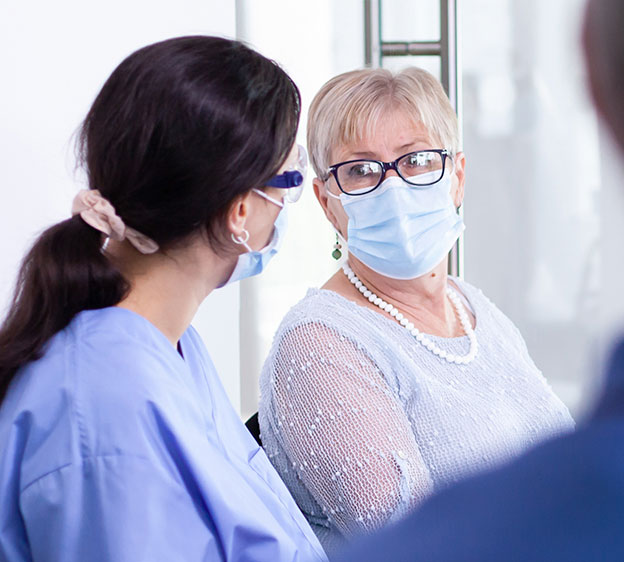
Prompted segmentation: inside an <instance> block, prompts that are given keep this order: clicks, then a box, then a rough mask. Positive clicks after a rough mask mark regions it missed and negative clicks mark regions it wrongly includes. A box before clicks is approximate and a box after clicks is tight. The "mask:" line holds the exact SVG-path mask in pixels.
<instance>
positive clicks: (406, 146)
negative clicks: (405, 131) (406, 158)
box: [348, 138, 431, 160]
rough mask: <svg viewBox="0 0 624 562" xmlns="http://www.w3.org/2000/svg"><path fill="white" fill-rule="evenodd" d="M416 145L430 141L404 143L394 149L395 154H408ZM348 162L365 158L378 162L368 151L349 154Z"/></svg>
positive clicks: (423, 139) (416, 140)
mask: <svg viewBox="0 0 624 562" xmlns="http://www.w3.org/2000/svg"><path fill="white" fill-rule="evenodd" d="M417 144H423V145H429V144H431V141H430V140H429V139H426V138H416V139H414V140H412V141H411V142H408V143H405V144H403V145H401V146H399V147H397V148H395V152H400V153H401V154H405V152H409V150H410V149H411V148H412V147H413V146H414V145H417ZM348 154H349V157H348V160H354V159H356V158H366V159H369V160H378V158H377V155H376V154H375V153H374V152H371V151H368V150H362V151H358V152H349V153H348Z"/></svg>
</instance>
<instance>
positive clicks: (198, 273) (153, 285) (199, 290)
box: [107, 241, 231, 347]
mask: <svg viewBox="0 0 624 562" xmlns="http://www.w3.org/2000/svg"><path fill="white" fill-rule="evenodd" d="M207 246H208V244H206V242H205V241H203V243H197V244H191V245H190V246H185V248H184V249H183V250H180V251H176V250H172V251H170V252H167V253H166V254H163V253H161V252H158V253H157V254H153V255H142V254H139V253H138V252H136V250H134V248H132V247H131V246H129V245H128V244H125V243H122V244H114V245H113V247H112V248H109V249H107V252H109V253H110V254H111V258H112V260H113V261H114V263H115V265H116V266H117V267H118V268H119V270H120V271H121V273H122V275H123V276H124V277H125V279H126V280H127V281H128V282H129V284H130V291H129V292H128V294H127V296H126V297H125V298H124V299H123V300H122V301H121V302H120V303H118V305H117V306H119V307H120V308H126V309H128V310H132V311H133V312H136V313H137V314H140V315H141V316H143V317H144V318H146V319H147V320H149V321H150V322H151V323H152V324H153V325H154V326H156V328H158V329H159V330H160V331H161V332H162V333H163V334H164V335H165V337H166V338H167V339H168V340H169V342H170V343H171V345H173V346H174V347H177V345H178V341H179V340H180V338H181V337H182V334H184V332H185V331H186V330H187V328H188V327H189V325H190V323H191V321H192V319H193V317H194V316H195V314H196V312H197V309H198V308H199V306H200V304H201V303H202V302H203V300H204V299H205V298H206V297H207V296H208V295H209V294H210V293H211V292H212V290H213V289H215V288H216V287H218V286H219V285H220V284H221V283H222V282H223V279H224V278H226V277H227V271H228V268H229V269H231V264H228V262H227V261H226V260H223V259H222V258H220V257H218V256H217V255H216V254H215V253H214V252H213V251H212V250H211V249H210V248H208V247H207Z"/></svg>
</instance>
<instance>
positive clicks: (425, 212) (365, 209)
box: [334, 173, 464, 279]
mask: <svg viewBox="0 0 624 562" xmlns="http://www.w3.org/2000/svg"><path fill="white" fill-rule="evenodd" d="M432 175H433V174H432ZM451 176H452V173H447V174H445V175H444V177H443V178H442V179H441V180H440V181H439V182H437V183H435V184H433V185H431V186H429V187H414V186H412V185H410V184H408V183H407V182H405V181H403V180H402V179H401V178H400V177H396V176H392V177H389V178H387V179H386V180H384V181H383V183H382V184H381V185H380V186H379V187H378V188H377V189H376V190H375V191H373V192H371V193H370V194H367V195H362V196H349V195H346V194H344V193H342V194H341V195H340V200H341V201H342V205H343V207H344V210H345V212H346V213H347V216H348V217H349V223H348V230H347V234H348V245H349V252H350V253H351V254H353V255H354V256H355V257H356V258H357V259H359V260H360V261H361V262H362V263H364V264H365V265H367V266H368V267H370V268H371V269H372V270H373V271H376V272H377V273H380V274H381V275H385V276H386V277H391V278H393V279H414V278H416V277H420V276H421V275H425V274H426V273H428V272H430V271H431V270H433V269H434V268H435V267H436V266H437V265H438V264H439V263H440V262H441V261H442V260H443V259H444V257H445V256H446V255H447V254H448V252H449V251H450V249H451V248H452V247H453V244H455V242H456V241H457V239H458V238H459V235H460V234H461V233H462V232H463V230H464V222H463V220H462V218H461V216H460V215H459V214H458V213H457V210H456V209H455V205H454V203H453V199H452V198H451V194H450V190H451ZM419 179H420V180H423V179H424V178H423V177H422V176H421V177H419ZM432 181H433V180H432ZM334 197H335V196H334Z"/></svg>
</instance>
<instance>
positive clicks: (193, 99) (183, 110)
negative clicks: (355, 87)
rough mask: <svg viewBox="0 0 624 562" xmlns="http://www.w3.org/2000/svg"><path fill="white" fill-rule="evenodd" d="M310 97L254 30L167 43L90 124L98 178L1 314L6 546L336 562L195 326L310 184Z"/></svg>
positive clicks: (48, 238) (30, 552) (136, 60)
mask: <svg viewBox="0 0 624 562" xmlns="http://www.w3.org/2000/svg"><path fill="white" fill-rule="evenodd" d="M298 120H299V93H298V91H297V88H296V86H295V85H294V84H293V83H292V81H291V80H290V79H289V78H288V76H287V75H286V74H285V73H284V72H283V71H282V70H281V69H280V68H279V67H278V66H277V65H275V64H274V63H273V62H271V61H269V60H267V59H266V58H264V57H262V56H261V55H259V54H258V53H256V52H254V51H252V50H250V49H249V48H247V47H245V46H244V45H242V44H240V43H238V42H234V41H230V40H226V39H221V38H214V37H185V38H178V39H172V40H168V41H164V42H161V43H157V44H154V45H150V46H148V47H145V48H143V49H141V50H139V51H137V52H136V53H134V54H132V55H131V56H129V57H128V58H127V59H126V60H124V61H123V62H122V63H121V64H120V66H119V67H118V68H117V69H116V70H115V71H114V72H113V74H112V75H111V77H110V78H109V79H108V81H107V82H106V83H105V85H104V87H103V88H102V91H101V92H100V94H99V95H98V96H97V98H96V100H95V102H94V104H93V106H92V108H91V110H90V111H89V113H88V115H87V117H86V120H85V122H84V124H83V127H82V131H81V137H80V140H81V143H80V146H81V149H82V155H83V158H84V163H85V166H86V170H87V172H88V177H89V186H90V189H89V190H84V191H82V192H80V193H79V194H78V195H77V196H76V199H75V200H74V205H73V209H72V214H73V216H72V218H70V219H68V220H66V221H64V222H61V223H59V224H57V225H55V226H53V227H51V228H50V229H48V230H47V231H45V232H44V233H43V234H42V235H41V237H40V238H39V239H38V241H37V242H36V243H35V245H34V246H33V248H32V249H31V251H30V253H29V254H28V255H27V256H26V258H25V260H24V263H23V266H22V269H21V272H20V275H19V279H18V283H17V289H16V293H15V298H14V301H13V303H12V306H11V308H10V309H9V312H8V315H7V317H6V319H5V320H4V323H3V325H2V327H1V328H0V396H1V397H2V403H1V404H0V443H1V449H0V560H3V561H4V560H7V561H17V560H20V561H21V560H35V561H57V560H58V561H61V560H62V561H86V560H89V561H94V560H96V561H97V560H111V561H125V560H128V561H130V560H131V561H133V562H135V561H140V560H149V561H155V560H167V561H170V560H183V561H194V560H197V561H199V560H240V561H242V560H246V561H252V560H253V561H264V560H266V561H271V562H273V561H281V560H324V554H323V551H322V549H321V547H320V545H319V544H318V542H317V540H316V538H315V536H314V534H313V533H312V531H311V530H310V528H309V527H308V525H307V523H306V521H305V519H304V518H303V516H302V515H301V513H300V512H299V510H298V508H297V507H296V505H295V503H294V502H293V500H292V498H291V496H290V495H289V493H288V491H287V490H286V488H285V487H284V485H283V484H282V482H281V480H280V479H279V477H278V476H277V474H276V473H275V471H274V470H273V468H272V466H271V464H270V463H269V461H268V460H267V458H266V456H265V454H264V453H263V452H262V450H261V449H259V448H258V446H257V445H256V443H255V441H254V440H253V438H252V437H251V435H250V434H248V433H247V431H246V430H245V428H244V426H243V425H242V424H241V423H240V421H239V419H238V417H237V415H236V413H235V412H234V410H233V408H232V407H231V405H230V403H229V402H228V399H227V397H226V394H225V392H224V390H223V388H222V386H221V383H220V382H219V379H218V376H217V374H216V373H215V369H214V367H213V365H212V363H211V361H210V358H209V357H208V354H207V352H206V350H205V348H204V345H203V344H202V342H201V340H200V338H199V337H198V335H197V333H196V332H194V331H193V329H192V328H191V327H189V324H190V322H191V319H192V318H193V315H194V314H195V312H196V310H197V308H198V306H199V305H200V303H201V302H202V300H203V299H204V298H205V297H206V296H207V295H208V294H209V293H210V292H211V291H212V290H213V289H215V288H217V287H220V286H223V285H225V284H226V283H228V282H233V281H236V280H238V279H241V278H243V277H247V276H249V275H253V274H256V273H259V272H260V271H261V270H262V268H263V267H264V265H265V264H266V262H267V261H268V260H269V259H270V257H271V256H272V255H273V254H274V253H275V252H276V251H277V249H278V247H279V244H280V242H281V240H282V237H283V234H284V226H285V223H284V221H285V213H286V206H287V202H288V201H293V200H296V198H297V196H298V194H299V193H300V189H301V184H302V171H301V170H300V169H298V168H300V162H299V161H300V155H299V154H298V151H297V147H294V139H295V134H296V130H297V126H298Z"/></svg>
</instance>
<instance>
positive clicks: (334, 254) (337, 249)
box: [332, 233, 342, 260]
mask: <svg viewBox="0 0 624 562" xmlns="http://www.w3.org/2000/svg"><path fill="white" fill-rule="evenodd" d="M341 250H342V244H341V243H340V240H339V239H338V233H336V243H335V244H334V251H333V252H332V258H334V259H335V260H339V259H340V258H341V257H342V252H341Z"/></svg>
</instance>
